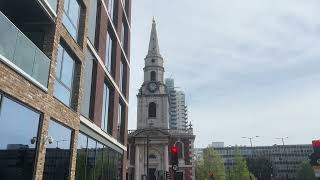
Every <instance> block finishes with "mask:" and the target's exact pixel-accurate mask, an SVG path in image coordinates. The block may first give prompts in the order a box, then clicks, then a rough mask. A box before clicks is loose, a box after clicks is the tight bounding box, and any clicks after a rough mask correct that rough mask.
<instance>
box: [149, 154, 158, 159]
mask: <svg viewBox="0 0 320 180" xmlns="http://www.w3.org/2000/svg"><path fill="white" fill-rule="evenodd" d="M149 159H157V156H156V155H155V154H150V155H149Z"/></svg>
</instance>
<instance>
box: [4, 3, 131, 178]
mask: <svg viewBox="0 0 320 180" xmlns="http://www.w3.org/2000/svg"><path fill="white" fill-rule="evenodd" d="M130 9H131V0H1V1H0V136H1V137H2V138H0V179H1V180H9V179H10V180H11V179H24V180H32V179H37V180H40V179H43V180H51V179H56V180H58V179H59V180H69V179H71V180H74V179H75V180H89V179H90V180H91V179H103V180H109V179H119V180H120V179H125V178H126V174H125V172H126V166H125V162H126V161H125V159H126V154H127V153H126V151H127V149H126V144H127V119H128V97H129V94H128V92H129V91H128V89H129V82H128V80H129V71H130V58H129V57H130V14H131V10H130Z"/></svg>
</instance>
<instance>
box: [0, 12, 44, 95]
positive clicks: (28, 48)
mask: <svg viewBox="0 0 320 180" xmlns="http://www.w3.org/2000/svg"><path fill="white" fill-rule="evenodd" d="M0 60H2V61H5V63H6V64H9V65H11V66H12V64H13V66H14V67H13V68H14V69H16V70H18V71H23V72H22V73H25V74H27V75H26V76H27V78H30V77H31V80H32V81H34V80H35V81H36V83H40V84H41V85H42V86H44V87H45V89H46V88H47V86H48V76H49V68H50V59H49V58H48V57H47V56H46V55H45V54H44V53H43V52H42V51H41V50H40V49H39V48H38V47H37V46H36V45H35V44H33V42H32V41H31V40H30V39H28V38H27V37H26V36H25V35H24V34H23V33H22V32H21V31H20V30H19V29H18V28H17V27H16V26H15V25H14V24H13V23H12V22H11V21H10V20H9V19H7V17H6V16H5V15H4V14H3V13H2V12H1V11H0ZM8 61H9V62H8ZM23 75H24V74H23Z"/></svg>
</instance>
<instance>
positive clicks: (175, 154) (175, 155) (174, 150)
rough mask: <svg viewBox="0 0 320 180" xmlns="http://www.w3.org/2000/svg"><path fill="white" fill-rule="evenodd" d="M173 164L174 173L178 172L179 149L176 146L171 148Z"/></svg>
mask: <svg viewBox="0 0 320 180" xmlns="http://www.w3.org/2000/svg"><path fill="white" fill-rule="evenodd" d="M171 164H172V169H173V170H174V171H176V170H178V164H179V162H178V149H177V147H176V146H172V148H171Z"/></svg>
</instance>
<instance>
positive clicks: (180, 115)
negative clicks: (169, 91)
mask: <svg viewBox="0 0 320 180" xmlns="http://www.w3.org/2000/svg"><path fill="white" fill-rule="evenodd" d="M176 94H177V95H176V97H177V127H178V129H187V127H188V110H187V105H186V96H185V94H184V92H183V91H177V92H176Z"/></svg>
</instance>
